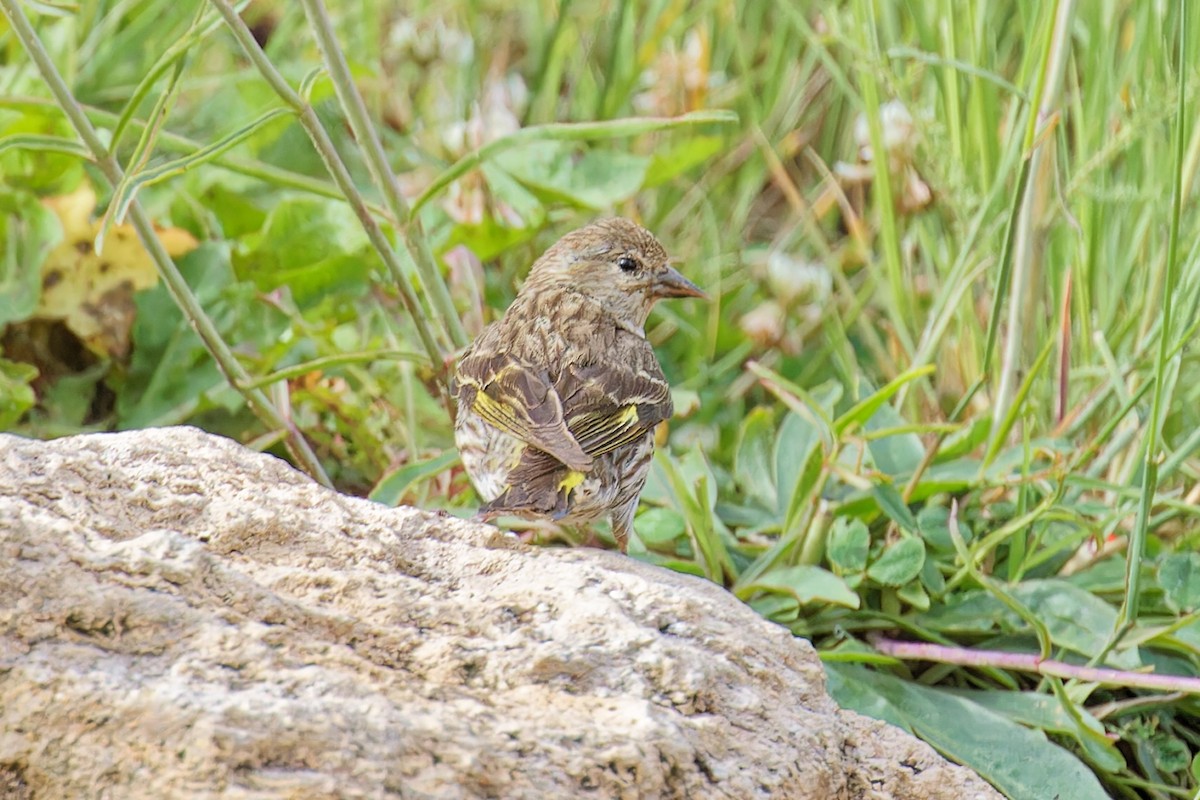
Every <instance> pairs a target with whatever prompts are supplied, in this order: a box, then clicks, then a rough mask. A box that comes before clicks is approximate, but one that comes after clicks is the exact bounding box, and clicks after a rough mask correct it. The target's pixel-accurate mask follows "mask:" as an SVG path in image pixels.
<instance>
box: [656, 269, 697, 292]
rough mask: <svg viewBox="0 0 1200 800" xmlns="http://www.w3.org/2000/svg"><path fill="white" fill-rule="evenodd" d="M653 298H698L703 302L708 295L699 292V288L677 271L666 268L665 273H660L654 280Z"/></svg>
mask: <svg viewBox="0 0 1200 800" xmlns="http://www.w3.org/2000/svg"><path fill="white" fill-rule="evenodd" d="M652 291H653V292H654V296H655V297H700V298H703V299H705V300H707V299H708V295H706V294H705V293H704V292H702V291H700V287H698V286H696V284H694V283H692V282H691V281H689V280H688V279H687V278H685V277H683V275H681V274H680V273H679V270H677V269H675V268H674V267H667V269H666V271H664V272H660V273H659V274H658V275H657V276H656V277H655V279H654V286H653V287H652Z"/></svg>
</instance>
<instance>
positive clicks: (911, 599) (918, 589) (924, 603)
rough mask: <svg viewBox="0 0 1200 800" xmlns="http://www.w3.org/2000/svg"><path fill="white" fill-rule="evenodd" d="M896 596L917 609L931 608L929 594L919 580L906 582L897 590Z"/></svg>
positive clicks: (925, 609)
mask: <svg viewBox="0 0 1200 800" xmlns="http://www.w3.org/2000/svg"><path fill="white" fill-rule="evenodd" d="M896 596H897V597H899V598H900V599H901V600H903V601H904V602H905V603H908V604H909V605H910V606H912V607H913V608H915V609H916V610H917V611H928V610H929V594H928V593H927V592H926V591H925V587H924V586H922V585H921V583H920V582H919V581H913V582H912V583H906V584H904V585H903V586H901V587H900V588H899V589H897V590H896Z"/></svg>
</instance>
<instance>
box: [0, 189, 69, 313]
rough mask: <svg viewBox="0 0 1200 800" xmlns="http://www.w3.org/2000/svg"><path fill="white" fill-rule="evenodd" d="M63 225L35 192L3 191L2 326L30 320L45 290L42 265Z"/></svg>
mask: <svg viewBox="0 0 1200 800" xmlns="http://www.w3.org/2000/svg"><path fill="white" fill-rule="evenodd" d="M62 236H63V232H62V225H61V224H59V221H58V217H57V216H56V215H55V214H54V212H53V211H51V210H50V209H48V208H46V207H45V206H44V205H42V203H40V202H39V201H38V199H37V198H36V197H34V196H33V195H32V194H28V193H26V192H12V193H4V192H0V329H2V328H3V327H4V326H5V325H7V324H8V323H10V322H19V321H21V320H25V319H28V318H29V317H30V315H32V314H33V312H34V309H36V308H37V303H38V298H39V297H40V296H41V292H42V265H43V264H44V263H45V262H46V256H47V255H49V254H50V252H51V251H52V250H53V249H54V248H55V247H56V246H57V245H58V243H59V242H60V241H62Z"/></svg>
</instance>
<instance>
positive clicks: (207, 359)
mask: <svg viewBox="0 0 1200 800" xmlns="http://www.w3.org/2000/svg"><path fill="white" fill-rule="evenodd" d="M179 270H180V272H181V273H182V274H183V277H184V279H185V280H186V281H187V283H188V286H189V287H191V289H192V292H193V293H194V294H195V295H196V298H197V300H199V301H200V305H201V306H202V307H203V308H204V310H205V311H206V312H207V313H208V315H209V316H210V317H211V318H212V320H213V322H214V324H215V325H216V326H217V331H218V332H219V333H220V334H221V335H223V336H224V337H225V338H226V341H235V342H237V343H238V345H239V347H240V348H242V349H243V350H249V349H251V348H254V347H255V345H256V343H259V346H265V345H266V344H268V343H270V344H273V343H274V342H276V341H277V340H278V338H279V335H280V333H281V332H282V330H283V329H284V324H285V323H284V321H283V320H282V318H281V315H280V313H279V312H278V311H276V310H274V309H273V308H271V307H270V306H269V305H267V304H265V303H262V302H261V301H259V300H258V298H257V296H256V295H257V292H256V291H255V290H254V287H253V286H251V285H250V284H247V283H238V281H237V280H236V278H235V277H234V274H233V270H232V268H231V267H230V265H229V258H228V254H227V252H226V250H225V248H224V247H221V246H219V245H214V244H204V245H201V246H200V247H199V248H197V249H196V250H194V251H192V252H191V253H189V254H188V255H187V256H185V257H184V258H182V259H180V260H179ZM136 303H137V316H136V317H135V319H134V323H133V358H132V361H131V363H130V370H129V375H128V380H127V383H126V384H125V385H124V387H123V388H122V391H121V392H119V393H118V395H117V421H118V425H119V426H120V427H122V428H148V427H154V426H161V425H175V424H179V423H180V422H182V421H184V420H186V419H188V418H189V417H190V416H191V415H192V414H194V413H196V412H197V411H198V410H200V409H203V408H207V407H210V406H213V405H221V406H224V407H227V408H237V407H240V405H241V403H242V400H241V396H240V395H239V394H238V393H237V392H235V391H234V390H233V389H232V388H231V387H229V386H228V384H227V383H226V382H225V378H224V377H223V376H222V375H221V372H220V370H218V369H217V366H216V364H215V363H214V362H213V360H212V358H211V356H210V355H209V353H208V350H206V349H205V347H204V344H203V343H202V342H201V341H200V337H199V336H198V335H197V334H196V332H195V330H194V329H193V328H192V326H191V324H190V323H188V322H187V320H185V319H184V317H183V314H182V312H181V311H180V310H179V307H178V306H177V305H176V304H175V301H174V300H173V299H172V298H171V296H170V293H169V292H168V291H167V289H166V287H165V286H164V285H163V284H162V283H159V284H158V285H157V286H155V287H154V288H152V289H150V290H148V291H145V292H139V293H138V294H137V295H136Z"/></svg>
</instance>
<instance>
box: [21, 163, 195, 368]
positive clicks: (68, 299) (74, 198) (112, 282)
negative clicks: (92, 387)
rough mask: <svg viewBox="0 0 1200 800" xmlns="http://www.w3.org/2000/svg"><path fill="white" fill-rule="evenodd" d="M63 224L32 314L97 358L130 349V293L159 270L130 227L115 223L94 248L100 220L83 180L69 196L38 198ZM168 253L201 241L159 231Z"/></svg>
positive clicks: (181, 251) (144, 285) (120, 355)
mask: <svg viewBox="0 0 1200 800" xmlns="http://www.w3.org/2000/svg"><path fill="white" fill-rule="evenodd" d="M42 202H43V203H45V205H46V207H47V208H49V209H50V210H51V211H53V212H54V213H55V214H56V215H57V216H58V218H59V221H60V222H61V223H62V228H63V241H62V244H60V245H59V246H58V247H56V248H55V249H54V250H53V251H52V252H51V253H50V255H49V256H48V257H47V258H46V261H45V263H44V264H43V265H42V297H41V301H40V302H39V303H38V308H37V311H36V312H35V316H37V317H39V318H41V319H55V320H62V321H63V322H64V324H65V325H66V326H67V328H68V329H70V331H71V332H72V333H74V334H75V335H76V336H77V337H79V340H80V341H81V342H83V343H84V345H86V346H87V348H88V349H89V350H91V351H92V352H93V353H96V354H97V355H99V356H101V357H111V358H123V357H125V356H126V355H128V353H129V331H130V329H131V327H132V326H133V317H134V311H135V306H134V302H133V296H134V293H135V292H137V291H139V290H142V289H147V288H149V287H151V286H153V285H154V284H155V283H157V282H158V271H157V270H156V269H155V267H154V262H153V261H152V260H151V258H150V255H149V254H148V253H147V252H146V249H145V248H144V247H143V246H142V243H141V241H139V240H138V237H137V234H136V233H135V232H134V230H133V227H132V226H131V225H117V226H115V227H114V228H113V229H112V230H111V231H110V232H109V236H108V241H107V245H106V246H105V248H104V252H103V253H97V252H96V251H95V242H96V234H97V233H99V231H100V222H99V221H98V220H96V219H94V218H93V217H94V214H93V212H94V211H95V208H96V192H95V191H94V190H93V189H92V187H91V186H90V185H88V184H86V183H84V184H83V185H82V186H80V188H79V189H77V190H76V191H74V192H72V193H71V194H67V195H61V196H58V197H49V198H46V199H45V200H43V201H42ZM156 231H157V233H158V237H159V239H160V240H161V241H162V243H163V246H164V247H166V249H167V252H168V253H169V254H170V255H171V256H172V257H175V256H180V255H183V254H184V253H187V252H189V251H191V250H194V249H195V248H196V246H197V245H198V244H199V243H198V242H197V241H196V239H195V237H193V236H192V235H191V234H190V233H188V232H187V231H185V230H182V229H180V228H166V229H157V228H156Z"/></svg>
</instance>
